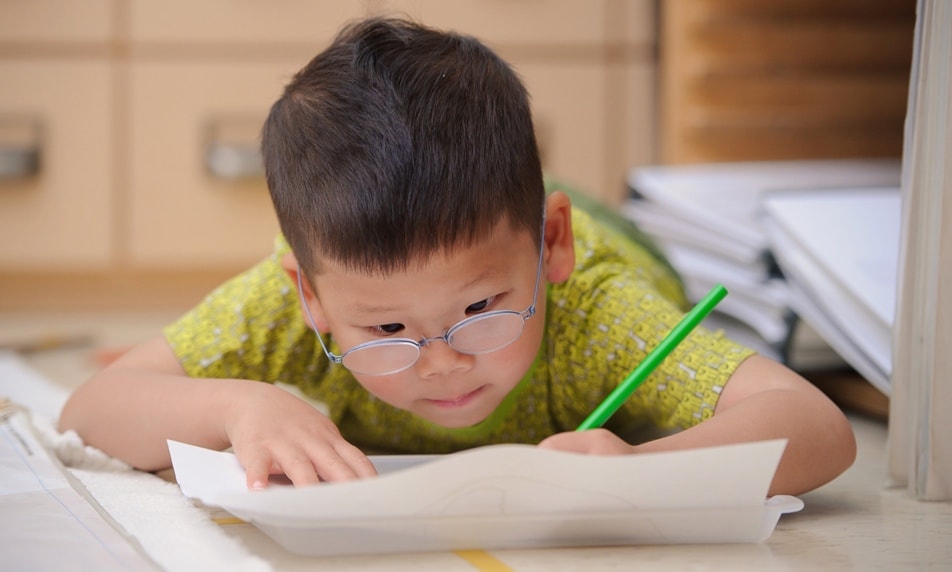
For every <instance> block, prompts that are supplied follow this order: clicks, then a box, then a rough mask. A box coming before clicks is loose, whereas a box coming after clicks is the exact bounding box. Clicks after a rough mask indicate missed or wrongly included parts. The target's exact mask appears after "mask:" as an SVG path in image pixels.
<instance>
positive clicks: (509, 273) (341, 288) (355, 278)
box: [314, 224, 538, 313]
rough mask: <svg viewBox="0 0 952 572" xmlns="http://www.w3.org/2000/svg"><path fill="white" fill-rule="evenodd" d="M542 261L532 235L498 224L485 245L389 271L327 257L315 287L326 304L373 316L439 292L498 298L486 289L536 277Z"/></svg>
mask: <svg viewBox="0 0 952 572" xmlns="http://www.w3.org/2000/svg"><path fill="white" fill-rule="evenodd" d="M537 260H538V245H536V244H535V239H534V238H533V237H532V235H531V233H529V232H528V231H525V230H516V229H513V228H512V227H511V226H510V225H509V224H497V225H496V227H495V228H494V229H493V230H492V232H491V233H490V234H489V235H488V236H487V237H486V238H485V239H483V240H481V241H478V242H475V243H473V244H471V245H460V246H457V247H455V248H452V249H444V250H442V251H440V252H437V253H434V254H433V255H431V256H427V257H421V258H419V259H417V260H414V261H412V262H411V263H410V264H409V265H408V266H407V267H406V268H405V269H401V270H395V271H391V272H387V273H371V272H362V271H358V270H354V269H352V268H348V267H345V266H344V265H342V264H339V263H337V262H335V261H333V260H327V259H321V260H320V261H319V264H320V267H321V269H322V271H321V272H320V273H319V274H318V275H317V276H315V280H314V286H315V289H316V290H317V295H318V298H319V299H320V300H321V301H322V302H323V303H324V304H325V305H337V306H338V307H340V308H342V309H345V310H348V311H350V312H359V313H370V312H374V311H386V310H395V309H401V308H404V307H407V306H410V305H412V304H413V303H417V302H426V300H427V298H428V297H430V296H432V295H433V294H434V292H435V291H440V292H449V293H458V294H459V295H461V296H467V295H484V296H488V295H492V294H493V293H494V292H491V291H485V290H486V289H490V290H491V289H492V288H493V287H497V288H502V287H509V286H511V283H512V281H513V280H515V279H516V278H519V277H522V275H523V274H525V273H526V272H527V271H528V270H531V271H533V274H534V271H535V269H536V266H537V265H536V261H537ZM481 289H482V290H481ZM482 291H485V292H482ZM479 292H482V294H479ZM325 309H327V308H325Z"/></svg>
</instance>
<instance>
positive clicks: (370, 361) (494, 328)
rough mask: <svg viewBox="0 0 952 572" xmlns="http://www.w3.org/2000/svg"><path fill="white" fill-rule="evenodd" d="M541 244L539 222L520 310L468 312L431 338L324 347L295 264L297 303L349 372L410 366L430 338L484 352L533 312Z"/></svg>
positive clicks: (517, 331)
mask: <svg viewBox="0 0 952 572" xmlns="http://www.w3.org/2000/svg"><path fill="white" fill-rule="evenodd" d="M544 245H545V226H544V225H543V232H542V240H541V243H540V244H539V261H538V264H537V266H536V277H535V286H534V287H533V290H532V302H531V303H530V304H529V307H528V308H526V309H525V310H523V311H521V312H516V311H515V310H494V311H491V312H486V313H483V314H477V315H475V316H470V317H468V318H466V319H464V320H461V321H460V322H457V323H456V324H455V325H454V326H452V327H451V328H450V329H448V330H446V332H445V333H444V334H443V335H442V336H434V337H432V338H426V337H424V338H421V339H419V340H413V339H411V338H388V339H385V340H372V341H369V342H364V343H361V344H357V345H356V346H354V347H352V348H350V349H349V350H347V351H345V352H344V353H342V354H341V355H337V354H335V353H332V352H331V351H330V350H328V349H327V345H326V344H325V343H324V339H323V337H322V336H321V334H320V332H319V331H318V330H317V325H316V324H315V323H314V317H313V316H312V315H311V310H310V308H308V306H307V303H306V301H305V300H304V295H303V284H302V282H301V274H302V273H301V268H300V266H298V273H297V280H298V295H299V296H300V298H301V306H303V307H304V313H305V314H306V315H307V319H308V321H309V322H310V326H311V328H312V329H313V330H314V333H315V334H316V335H317V339H318V341H319V342H320V343H321V348H322V349H323V350H324V354H325V355H326V356H327V359H329V360H331V362H333V363H336V364H341V365H343V366H344V367H346V368H347V369H349V370H350V371H351V372H353V373H358V374H361V375H390V374H394V373H399V372H401V371H403V370H405V369H408V368H410V367H411V366H413V364H415V363H416V362H417V360H418V359H420V353H421V352H422V350H423V348H424V347H425V346H427V345H429V344H431V343H433V342H437V341H442V342H445V343H446V344H447V345H449V346H450V347H451V348H453V350H455V351H457V352H459V353H462V354H468V355H480V354H488V353H491V352H494V351H497V350H501V349H502V348H504V347H506V346H508V345H509V344H511V343H513V342H514V341H516V340H517V339H519V336H521V335H522V331H523V330H524V329H525V324H526V320H528V319H529V318H531V317H532V316H533V315H534V314H535V312H536V306H535V301H536V297H537V296H538V294H539V281H540V277H541V276H542V254H543V252H544Z"/></svg>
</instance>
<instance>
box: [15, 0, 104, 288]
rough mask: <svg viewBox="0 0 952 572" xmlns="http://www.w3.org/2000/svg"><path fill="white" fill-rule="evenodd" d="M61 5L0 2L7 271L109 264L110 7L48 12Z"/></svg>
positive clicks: (95, 5) (99, 4)
mask: <svg viewBox="0 0 952 572" xmlns="http://www.w3.org/2000/svg"><path fill="white" fill-rule="evenodd" d="M59 6H60V3H59V2H51V1H49V0H41V1H34V2H25V1H23V2H4V3H3V4H0V38H2V40H3V42H2V43H0V269H2V270H3V271H5V272H31V271H38V270H40V271H42V270H49V269H56V270H65V271H83V270H89V269H94V270H101V269H104V268H107V267H109V266H110V265H111V264H112V262H113V256H114V246H115V245H114V239H115V236H114V232H113V231H114V227H113V220H114V217H115V204H114V195H113V190H114V187H113V184H112V183H113V181H112V173H113V167H114V165H115V155H114V148H113V147H114V141H115V140H114V128H115V115H114V113H113V106H114V103H115V94H114V92H113V88H114V80H115V64H114V62H113V61H112V60H111V59H110V58H109V57H108V55H107V54H106V51H107V50H106V46H107V45H108V42H109V40H110V25H109V22H110V20H109V18H108V10H107V8H108V7H109V3H108V2H105V1H100V2H96V1H90V2H88V4H87V5H86V6H85V8H84V7H80V6H79V5H75V4H74V3H72V2H67V3H63V8H64V9H63V11H62V12H57V13H54V8H56V7H59ZM67 52H68V53H69V57H65V55H66V53H67ZM61 54H62V55H61ZM0 288H2V285H0ZM3 297H4V296H3V295H0V299H2V298H3Z"/></svg>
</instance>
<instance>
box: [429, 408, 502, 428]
mask: <svg viewBox="0 0 952 572" xmlns="http://www.w3.org/2000/svg"><path fill="white" fill-rule="evenodd" d="M437 413H438V414H434V412H433V411H428V412H427V413H417V415H419V416H420V417H422V418H424V419H426V420H427V421H429V422H430V423H433V424H434V425H439V426H440V427H445V428H447V429H465V428H466V427H472V426H473V425H479V424H480V423H482V422H483V421H485V420H486V418H487V417H489V415H490V414H491V413H492V410H491V409H490V410H489V411H488V412H486V413H484V414H479V413H475V412H467V413H461V412H452V411H442V412H437Z"/></svg>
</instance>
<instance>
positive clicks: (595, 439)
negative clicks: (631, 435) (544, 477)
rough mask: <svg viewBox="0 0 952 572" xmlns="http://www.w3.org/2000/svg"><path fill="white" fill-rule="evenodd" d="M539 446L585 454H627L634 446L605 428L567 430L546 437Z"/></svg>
mask: <svg viewBox="0 0 952 572" xmlns="http://www.w3.org/2000/svg"><path fill="white" fill-rule="evenodd" d="M539 447H542V448H544V449H557V450H560V451H571V452H574V453H585V454H587V455H629V454H631V453H634V452H635V447H634V446H633V445H630V444H628V443H626V442H624V441H622V439H621V438H620V437H618V436H617V435H615V434H614V433H612V432H611V431H609V430H607V429H590V430H588V431H567V432H565V433H556V434H555V435H552V436H551V437H547V438H546V439H544V440H543V441H542V442H541V443H539Z"/></svg>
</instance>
